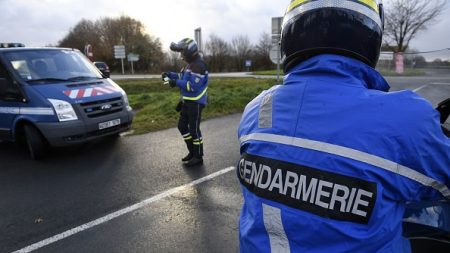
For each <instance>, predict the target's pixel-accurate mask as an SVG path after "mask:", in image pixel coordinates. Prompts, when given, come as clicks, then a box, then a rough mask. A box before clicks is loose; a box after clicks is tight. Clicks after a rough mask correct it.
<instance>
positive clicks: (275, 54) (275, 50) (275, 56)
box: [269, 45, 281, 64]
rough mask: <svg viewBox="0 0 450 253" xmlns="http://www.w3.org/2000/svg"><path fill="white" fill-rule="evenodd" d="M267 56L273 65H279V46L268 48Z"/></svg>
mask: <svg viewBox="0 0 450 253" xmlns="http://www.w3.org/2000/svg"><path fill="white" fill-rule="evenodd" d="M269 56H270V60H271V61H272V62H273V63H275V64H278V63H280V60H281V53H280V46H279V45H272V47H271V48H270V53H269Z"/></svg>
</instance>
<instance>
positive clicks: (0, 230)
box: [0, 76, 450, 252]
mask: <svg viewBox="0 0 450 253" xmlns="http://www.w3.org/2000/svg"><path fill="white" fill-rule="evenodd" d="M388 81H389V82H390V83H391V86H392V91H396V90H401V89H406V88H407V89H411V90H416V91H417V92H418V93H420V94H421V95H423V96H424V97H425V98H427V99H428V100H429V101H430V102H431V103H432V104H434V105H435V104H437V102H439V101H440V100H443V99H444V98H447V97H450V76H439V77H437V76H436V77H420V78H398V77H397V78H388ZM239 119H240V115H239V114H235V115H230V116H226V117H222V118H216V119H212V120H207V121H204V122H203V123H202V132H203V136H204V142H205V144H204V145H205V163H204V165H202V166H200V167H196V168H184V167H183V166H182V165H181V162H180V158H181V157H183V156H184V155H185V147H184V143H183V142H182V140H181V138H180V136H179V133H178V130H177V129H175V128H173V129H168V130H164V131H159V132H155V133H150V134H145V135H139V136H127V137H120V138H118V139H112V138H111V139H106V140H103V141H99V142H95V143H90V144H88V145H84V146H80V147H75V148H70V149H61V150H53V151H52V154H51V155H50V156H49V157H48V158H47V159H45V160H43V161H39V162H36V161H31V160H30V159H29V158H28V156H27V154H26V152H25V150H19V149H18V148H16V147H15V146H14V145H12V144H8V143H0V217H1V218H0V252H14V251H16V250H20V249H24V250H23V252H28V251H29V250H35V252H237V251H238V244H239V243H238V232H237V231H238V230H237V229H238V228H237V222H238V216H239V211H240V210H239V209H240V206H241V203H242V197H241V195H240V188H239V184H238V181H237V179H236V176H235V171H234V169H233V168H232V166H235V165H236V162H237V160H238V158H239V148H238V142H237V138H236V128H237V125H238V123H239ZM35 243H38V244H37V245H36V244H35ZM29 246H30V247H29ZM26 247H29V248H26Z"/></svg>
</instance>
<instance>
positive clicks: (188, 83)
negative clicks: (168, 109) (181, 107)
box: [186, 82, 191, 91]
mask: <svg viewBox="0 0 450 253" xmlns="http://www.w3.org/2000/svg"><path fill="white" fill-rule="evenodd" d="M186 88H187V90H188V91H190V90H191V82H187V87H186Z"/></svg>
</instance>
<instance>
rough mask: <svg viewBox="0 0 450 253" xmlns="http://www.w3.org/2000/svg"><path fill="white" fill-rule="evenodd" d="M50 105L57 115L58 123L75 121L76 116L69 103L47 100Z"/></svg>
mask: <svg viewBox="0 0 450 253" xmlns="http://www.w3.org/2000/svg"><path fill="white" fill-rule="evenodd" d="M48 101H50V103H51V104H52V105H53V108H54V109H55V111H56V115H58V119H59V121H70V120H77V119H78V117H77V114H76V113H75V111H74V110H73V107H72V105H71V104H70V103H68V102H66V101H63V100H58V99H48Z"/></svg>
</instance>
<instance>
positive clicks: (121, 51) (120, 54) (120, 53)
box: [114, 45, 126, 75]
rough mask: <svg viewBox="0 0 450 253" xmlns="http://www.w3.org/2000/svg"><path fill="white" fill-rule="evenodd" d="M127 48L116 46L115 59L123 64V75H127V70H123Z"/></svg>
mask: <svg viewBox="0 0 450 253" xmlns="http://www.w3.org/2000/svg"><path fill="white" fill-rule="evenodd" d="M125 57H126V55H125V46H124V45H115V46H114V58H116V59H120V61H121V62H122V75H124V74H125V69H124V68H123V59H125Z"/></svg>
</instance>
